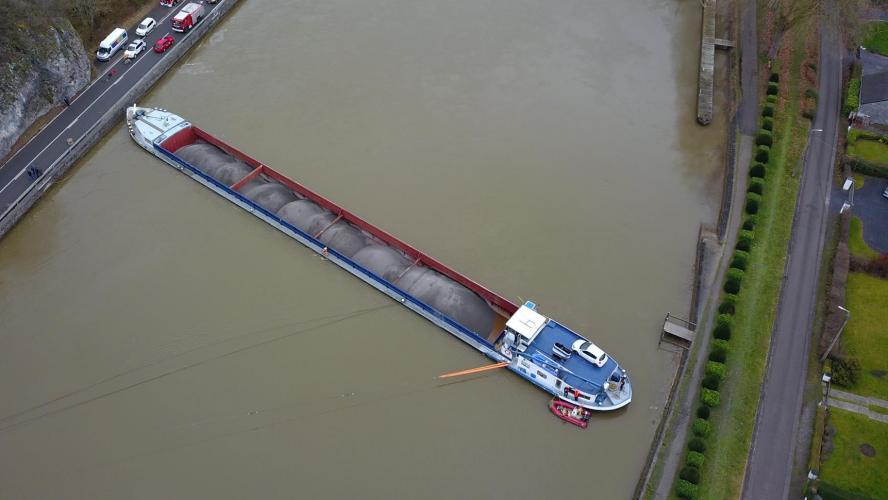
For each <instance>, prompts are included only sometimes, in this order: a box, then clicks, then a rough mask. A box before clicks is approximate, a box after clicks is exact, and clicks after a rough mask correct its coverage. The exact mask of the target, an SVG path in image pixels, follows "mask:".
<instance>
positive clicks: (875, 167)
mask: <svg viewBox="0 0 888 500" xmlns="http://www.w3.org/2000/svg"><path fill="white" fill-rule="evenodd" d="M848 165H850V166H851V170H853V171H855V172H857V173H860V174H863V175H872V176H875V177H888V166H886V165H880V164H878V163H873V162H870V161H866V160H861V159H860V158H854V157H851V158H849V159H848Z"/></svg>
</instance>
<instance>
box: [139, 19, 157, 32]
mask: <svg viewBox="0 0 888 500" xmlns="http://www.w3.org/2000/svg"><path fill="white" fill-rule="evenodd" d="M156 27H157V21H155V20H154V18H153V17H146V18H145V19H142V22H141V23H139V27H138V28H136V36H145V35H147V34H148V33H151V32H152V31H154V28H156Z"/></svg>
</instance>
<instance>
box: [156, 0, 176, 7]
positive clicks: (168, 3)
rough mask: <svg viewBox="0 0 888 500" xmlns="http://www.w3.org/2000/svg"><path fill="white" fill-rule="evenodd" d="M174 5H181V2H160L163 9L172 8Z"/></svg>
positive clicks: (164, 0) (174, 0)
mask: <svg viewBox="0 0 888 500" xmlns="http://www.w3.org/2000/svg"><path fill="white" fill-rule="evenodd" d="M174 5H179V0H160V6H161V7H172V6H174Z"/></svg>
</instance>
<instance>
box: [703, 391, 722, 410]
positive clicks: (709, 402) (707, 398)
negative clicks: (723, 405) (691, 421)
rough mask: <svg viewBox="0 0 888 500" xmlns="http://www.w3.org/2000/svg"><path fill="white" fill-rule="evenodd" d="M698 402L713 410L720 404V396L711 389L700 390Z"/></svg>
mask: <svg viewBox="0 0 888 500" xmlns="http://www.w3.org/2000/svg"><path fill="white" fill-rule="evenodd" d="M700 391H701V392H700V401H701V402H702V403H703V404H704V405H706V406H708V407H710V408H715V407H716V406H718V404H719V403H720V402H721V394H719V393H718V391H713V390H712V389H706V388H703V389H700Z"/></svg>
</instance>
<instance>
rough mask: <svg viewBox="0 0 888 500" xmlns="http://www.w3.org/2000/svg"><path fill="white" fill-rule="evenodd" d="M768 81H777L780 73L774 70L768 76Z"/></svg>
mask: <svg viewBox="0 0 888 500" xmlns="http://www.w3.org/2000/svg"><path fill="white" fill-rule="evenodd" d="M768 81H769V82H774V83H777V82H779V81H780V73H777V72H776V71H775V72H774V73H771V76H770V77H769V78H768Z"/></svg>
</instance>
